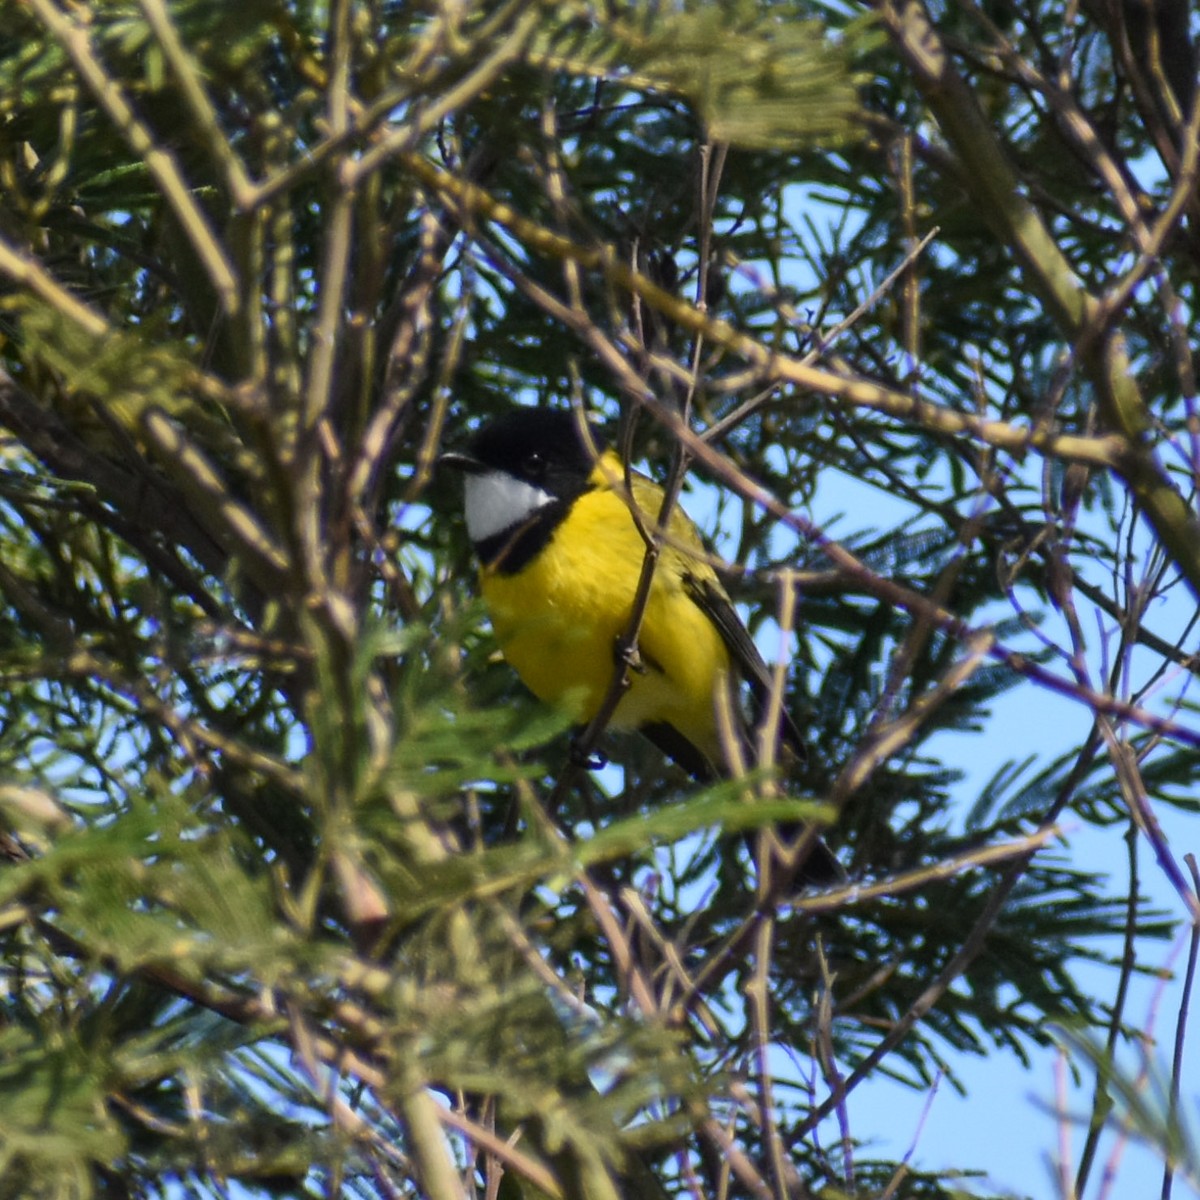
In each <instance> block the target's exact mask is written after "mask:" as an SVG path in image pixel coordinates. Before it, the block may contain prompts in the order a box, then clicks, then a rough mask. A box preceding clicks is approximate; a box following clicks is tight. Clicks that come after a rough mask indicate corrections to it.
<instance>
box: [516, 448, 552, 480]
mask: <svg viewBox="0 0 1200 1200" xmlns="http://www.w3.org/2000/svg"><path fill="white" fill-rule="evenodd" d="M521 469H522V470H523V471H524V472H525V474H526V475H529V476H531V477H532V478H534V479H536V478H538V476H540V475H541V474H542V473H543V472H544V471H545V470H546V460H545V459H544V458H543V457H542V456H541V455H540V454H539V453H538V452H537V451H536V450H532V451H530V453H528V454H527V455H525V457H524V458H523V459H522V460H521Z"/></svg>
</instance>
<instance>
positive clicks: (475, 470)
mask: <svg viewBox="0 0 1200 1200" xmlns="http://www.w3.org/2000/svg"><path fill="white" fill-rule="evenodd" d="M437 465H438V466H439V467H449V468H450V470H451V471H462V472H464V473H465V474H467V475H478V474H479V473H480V472H481V471H483V470H485V469H486V468H485V467H484V465H483V463H481V462H480V461H479V459H477V458H472V457H471V456H470V455H469V454H461V453H459V452H458V451H457V450H449V451H447V452H446V453H445V454H443V455H441V457H440V458H439V459H438V460H437Z"/></svg>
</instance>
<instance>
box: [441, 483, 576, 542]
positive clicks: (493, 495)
mask: <svg viewBox="0 0 1200 1200" xmlns="http://www.w3.org/2000/svg"><path fill="white" fill-rule="evenodd" d="M464 483H465V488H464V504H463V507H464V508H465V509H466V515H467V536H468V537H469V538H470V539H471V541H472V542H474V543H476V544H477V545H478V543H480V542H486V541H487V539H488V538H491V537H495V536H496V535H497V534H498V533H504V532H505V530H508V529H512V528H513V527H514V526H515V525H519V524H520V523H521V522H522V521H524V520H526V519H527V518H528V517H529V515H530V514H531V513H534V512H536V511H537V510H538V509H539V508H543V507H545V506H546V505H547V504H553V503H554V497H553V496H552V495H551V494H550V493H549V492H546V491H543V490H542V489H541V488H539V487H535V486H534V485H533V484H532V483H526V482H525V481H524V480H522V479H517V478H516V477H515V476H513V475H510V474H509V473H508V472H507V471H485V472H483V473H482V474H478V475H467V476H466V478H465V481H464Z"/></svg>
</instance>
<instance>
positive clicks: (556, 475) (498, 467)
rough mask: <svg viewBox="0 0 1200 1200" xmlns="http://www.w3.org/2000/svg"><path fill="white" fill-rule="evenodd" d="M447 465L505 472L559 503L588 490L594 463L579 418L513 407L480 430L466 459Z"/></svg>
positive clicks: (452, 458) (601, 447)
mask: <svg viewBox="0 0 1200 1200" xmlns="http://www.w3.org/2000/svg"><path fill="white" fill-rule="evenodd" d="M592 441H593V443H594V444H595V448H596V450H595V452H596V453H599V452H603V450H604V445H603V441H602V439H601V438H600V437H599V435H595V436H593V438H592ZM443 462H448V463H449V465H451V466H457V467H459V468H460V469H463V470H467V471H474V472H479V471H481V470H482V471H503V472H505V473H506V474H508V475H511V476H512V477H513V478H514V479H519V480H521V481H522V482H523V483H528V484H532V485H533V486H534V487H538V488H542V489H543V490H544V491H547V492H549V493H550V495H552V496H555V497H557V498H559V499H570V498H571V497H572V496H575V495H578V494H579V493H580V492H581V491H583V490H584V488H585V487H586V484H587V479H588V476H589V475H591V473H592V467H593V466H595V462H596V459H595V453H594V452H593V450H592V448H591V447H590V446H589V445H588V443H587V442H586V441H585V440H584V437H583V434H582V432H581V430H580V428H579V418H578V416H577V415H576V414H575V413H573V412H569V411H566V410H564V409H557V408H514V409H513V410H512V411H511V412H507V413H505V414H504V415H503V416H501V417H497V418H496V419H495V420H494V421H489V422H488V424H486V425H484V426H483V427H482V428H481V429H479V430H477V431H476V432H475V433H474V434H473V435H472V436H471V438H470V439H469V440H468V441H467V444H466V448H465V451H464V453H463V454H462V455H454V454H450V455H447V456H446V458H444V459H443Z"/></svg>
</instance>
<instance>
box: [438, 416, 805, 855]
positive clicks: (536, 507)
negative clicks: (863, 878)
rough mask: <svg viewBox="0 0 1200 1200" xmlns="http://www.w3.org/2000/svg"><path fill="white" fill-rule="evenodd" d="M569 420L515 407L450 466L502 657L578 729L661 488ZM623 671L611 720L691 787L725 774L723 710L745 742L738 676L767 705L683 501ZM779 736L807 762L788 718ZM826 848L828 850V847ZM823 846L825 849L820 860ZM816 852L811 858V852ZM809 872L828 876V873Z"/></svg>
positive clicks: (629, 593)
mask: <svg viewBox="0 0 1200 1200" xmlns="http://www.w3.org/2000/svg"><path fill="white" fill-rule="evenodd" d="M591 443H592V444H589V439H588V438H587V437H585V436H584V433H583V431H582V429H581V428H580V425H579V422H578V421H577V419H576V417H575V415H574V414H573V413H571V412H569V411H563V410H552V409H535V408H516V409H513V410H512V411H511V412H509V413H507V414H505V415H504V416H502V417H500V418H498V419H497V420H494V421H492V422H491V423H489V424H487V425H485V426H484V427H483V428H481V429H480V430H479V431H478V432H477V433H475V434H474V435H473V436H472V437H471V438H470V440H469V441H468V442H467V444H466V446H465V448H464V449H463V450H462V451H460V452H452V453H449V454H445V455H443V456H442V458H441V463H442V464H443V465H444V466H447V467H451V468H454V469H457V470H459V471H461V472H463V475H464V481H465V484H464V507H465V510H466V522H467V534H468V536H469V537H470V539H471V543H472V545H473V546H474V548H475V552H476V554H477V555H478V558H479V562H480V570H479V577H480V586H481V590H482V593H483V598H484V602H485V604H486V605H487V609H488V614H489V616H490V617H491V621H492V627H493V629H494V630H495V633H496V639H497V641H498V642H499V644H500V648H501V650H502V651H503V653H504V657H505V658H506V659H507V661H508V662H509V664H510V665H511V666H512V667H513V668H514V670H515V671H516V672H517V674H518V675H519V676H520V677H521V679H522V680H523V681H524V683H525V685H526V686H527V687H528V688H529V689H530V691H532V692H533V693H534V695H536V696H537V697H538V698H539V699H541V700H543V701H545V702H546V703H549V704H552V705H555V706H558V707H560V708H563V709H565V710H566V711H567V712H568V713H569V714H570V716H571V719H572V720H573V721H575V722H576V723H578V724H580V725H584V724H586V723H587V722H588V721H590V720H591V719H592V717H594V716H595V715H596V713H597V711H598V710H599V708H600V706H601V704H602V703H603V702H604V698H605V696H606V695H607V693H608V691H609V689H610V687H611V686H612V681H613V673H614V671H615V670H616V659H615V650H616V644H617V639H618V638H619V637H620V636H621V635H622V634H624V633H625V632H626V631H627V630H628V628H629V622H630V617H631V615H632V611H633V603H634V598H635V595H636V593H637V587H638V580H639V578H640V576H641V573H642V563H643V561H644V558H645V554H646V544H645V542H644V540H643V538H642V535H641V533H640V532H639V530H638V527H637V523H636V522H635V520H634V516H633V514H632V512H631V511H630V503H631V502H632V504H633V505H635V506H636V507H637V509H638V511H639V513H640V520H641V522H642V525H643V527H644V528H646V529H647V530H651V531H652V530H654V529H655V528H656V526H657V522H658V516H659V511H660V509H661V506H662V500H663V489H662V488H661V487H660V486H659V485H658V484H657V483H655V482H654V481H653V480H651V479H648V478H647V477H646V476H644V475H641V474H637V473H633V472H631V473H629V475H628V480H629V492H631V493H632V494H631V495H629V494H627V492H626V479H627V474H626V471H625V467H624V464H623V463H622V462H621V460H620V458H619V457H618V456H617V455H616V454H615V453H614V452H613V451H612V450H607V449H605V448H604V446H603V444H602V443H601V442H600V441H599V439H598V438H597V437H596V435H592V438H591ZM638 651H639V655H640V660H641V661H640V665H639V667H638V669H635V670H631V671H630V672H629V686H628V689H627V690H626V691H625V692H624V694H623V695H622V696H621V699H620V701H619V703H618V704H617V707H616V710H615V712H614V714H613V717H612V720H611V721H610V726H611V727H612V728H615V729H637V730H639V731H640V732H642V733H643V734H645V735H646V736H647V737H648V738H650V740H651V741H653V742H654V743H655V744H656V745H657V746H658V747H659V748H660V749H661V750H662V751H663V752H664V753H666V754H667V755H669V756H670V757H671V758H672V759H674V760H675V761H676V762H678V763H679V764H680V765H681V766H682V767H684V768H685V769H686V770H687V771H689V772H690V773H691V774H692V775H694V776H695V777H696V778H698V779H712V778H715V777H719V776H722V775H725V774H727V773H728V763H727V762H726V757H727V756H726V753H725V749H724V746H723V743H722V737H721V733H720V727H721V720H720V718H719V716H718V711H719V708H720V707H721V706H722V705H723V704H724V708H725V711H726V712H727V713H729V714H730V715H731V716H732V717H733V721H734V722H735V731H736V733H737V734H738V735H739V736H740V737H741V739H742V740H743V742H744V744H745V745H746V746H747V747H748V745H749V739H748V735H747V731H746V730H745V729H744V728H743V727H742V723H741V722H740V720H739V718H738V710H737V706H736V704H734V705H731V704H728V703H725V701H726V699H727V698H728V697H729V696H730V695H731V694H732V693H731V689H732V687H733V686H734V685H735V684H736V682H737V680H738V679H742V680H745V681H746V683H748V684H749V686H750V688H751V691H752V693H753V694H754V696H755V698H756V700H757V701H759V702H760V703H761V702H765V700H766V697H767V695H768V693H769V690H770V688H771V674H770V670H769V668H768V667H767V664H766V663H765V662H764V661H763V658H762V655H761V654H760V653H759V651H758V648H757V646H755V644H754V640H753V639H752V638H751V636H750V634H749V632H748V631H747V629H746V627H745V625H743V624H742V621H741V619H740V618H739V617H738V615H737V611H736V610H735V609H734V606H733V603H732V601H731V600H730V599H729V596H728V594H727V593H726V591H725V589H724V588H723V587H722V586H721V582H720V580H719V579H718V577H717V574H716V572H715V571H714V570H713V568H712V566H711V565H710V563H709V562H708V559H707V556H706V554H705V551H704V546H703V543H702V542H701V540H700V535H699V533H698V532H697V530H696V527H695V525H693V524H692V522H691V520H690V519H689V518H688V517H687V515H686V514H685V513H684V512H683V511H682V510H681V509H680V508H678V507H676V508H674V509H673V510H672V512H671V515H670V518H669V521H668V525H667V532H666V537H665V538H663V539H662V544H661V548H660V553H659V559H658V562H657V564H656V565H655V569H654V575H653V579H652V582H651V586H650V592H649V596H648V599H647V602H646V607H645V611H644V614H643V617H642V624H641V628H640V631H639V635H638ZM783 725H784V727H783V730H782V733H783V737H784V739H785V740H786V741H787V742H788V743H789V744H790V745H791V746H792V748H793V750H794V751H795V752H796V753H797V754H799V755H803V753H804V749H803V742H802V739H801V736H800V733H799V731H798V730H797V728H796V727H795V725H794V724H793V723H792V721H791V719H790V718H789V717H788V716H787V714H786V713H785V714H784V717H783ZM822 851H823V853H824V854H826V855H827V854H828V851H824V848H822ZM822 851H818V854H820V853H821V852H822ZM815 857H816V855H815V856H814V858H815ZM816 865H817V864H816V863H814V862H813V861H812V860H810V863H809V870H808V872H807V874H808V875H809V876H810V877H812V878H817V877H824V876H826V875H827V872H825V871H823V870H815V871H814V870H813V869H812V868H813V867H814V866H816Z"/></svg>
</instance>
